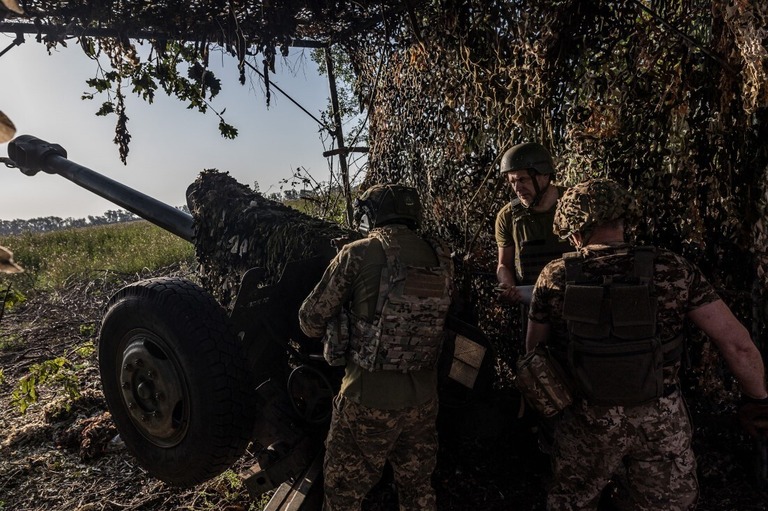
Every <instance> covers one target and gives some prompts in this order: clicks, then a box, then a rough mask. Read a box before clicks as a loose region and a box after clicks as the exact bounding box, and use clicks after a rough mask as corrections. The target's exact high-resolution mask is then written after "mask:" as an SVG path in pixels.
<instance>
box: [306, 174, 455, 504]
mask: <svg viewBox="0 0 768 511" xmlns="http://www.w3.org/2000/svg"><path fill="white" fill-rule="evenodd" d="M355 206H356V211H357V216H358V219H359V220H360V225H361V230H363V231H364V232H367V234H368V236H367V237H366V238H364V239H362V240H357V241H354V242H352V243H349V244H347V245H344V246H343V247H342V248H341V249H340V251H339V253H338V254H337V256H336V257H335V258H334V260H333V261H332V262H331V264H330V265H329V267H328V269H327V270H326V272H325V274H324V275H323V277H322V279H321V281H320V282H319V283H318V284H317V286H315V288H314V289H313V291H312V292H311V293H310V295H309V296H308V297H307V298H306V300H305V301H304V303H303V304H302V306H301V308H300V311H299V320H300V324H301V328H302V330H303V331H304V332H305V333H306V334H307V335H309V336H311V337H321V336H324V344H325V345H324V356H325V358H326V360H327V361H328V362H329V363H330V364H331V365H344V366H345V374H344V377H343V380H342V383H341V389H340V392H339V394H338V395H337V396H336V398H335V399H334V409H333V416H332V419H331V426H330V430H329V432H328V437H327V439H326V454H325V462H324V477H325V502H324V509H326V510H359V509H360V506H361V502H362V501H363V498H364V497H365V495H366V494H367V493H368V491H369V490H370V489H371V488H372V487H373V486H374V485H375V484H376V482H377V481H378V480H379V479H380V477H381V474H382V470H383V467H384V464H385V462H387V461H389V463H390V464H391V465H392V468H393V471H394V475H395V482H396V484H397V488H398V497H399V501H400V509H401V510H414V511H415V510H429V509H435V493H434V490H433V488H432V485H431V476H432V472H433V470H434V467H435V464H436V454H437V434H436V425H435V421H436V417H437V370H436V361H437V357H438V355H439V351H440V348H441V345H442V341H443V335H444V325H445V319H446V316H447V312H448V307H449V305H450V295H451V288H452V281H453V276H452V271H453V268H452V264H451V260H450V258H449V256H448V253H447V251H446V250H445V249H444V247H442V246H441V245H438V244H436V243H433V242H430V241H428V240H425V239H423V238H422V237H420V236H419V235H417V234H416V232H415V229H416V228H417V225H418V221H419V216H420V204H419V198H418V195H417V193H416V190H415V189H413V188H408V187H404V186H399V185H375V186H373V187H371V188H369V189H368V190H366V191H365V193H363V194H362V195H361V197H360V198H359V199H358V200H357V201H356V202H355Z"/></svg>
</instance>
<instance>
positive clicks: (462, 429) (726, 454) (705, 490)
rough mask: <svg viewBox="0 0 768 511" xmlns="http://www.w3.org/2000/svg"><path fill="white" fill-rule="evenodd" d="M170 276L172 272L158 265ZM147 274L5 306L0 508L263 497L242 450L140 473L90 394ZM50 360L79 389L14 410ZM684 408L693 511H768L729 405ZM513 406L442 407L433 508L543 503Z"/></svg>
mask: <svg viewBox="0 0 768 511" xmlns="http://www.w3.org/2000/svg"><path fill="white" fill-rule="evenodd" d="M171 273H176V274H178V273H179V270H178V269H167V270H164V271H163V272H161V274H165V275H168V274H171ZM150 276H157V275H138V276H137V275H114V274H104V275H94V276H93V277H92V278H90V279H82V280H78V281H73V282H71V283H70V285H69V286H67V289H66V290H65V291H56V292H51V293H46V294H40V295H37V296H34V297H30V299H29V301H28V302H27V303H26V304H25V305H24V306H22V307H18V308H16V309H11V310H9V311H6V313H5V315H4V317H3V318H2V322H1V323H0V367H2V369H3V379H2V381H0V401H1V402H2V405H1V406H0V510H9V511H11V510H13V511H26V510H43V509H45V510H61V511H65V510H66V511H95V510H99V511H104V510H109V511H112V510H144V511H150V510H151V511H154V510H157V511H160V510H163V511H167V510H182V509H184V510H193V509H194V510H203V509H206V510H208V509H210V510H213V509H216V510H225V511H239V510H247V509H260V508H261V507H263V505H264V504H265V502H266V498H268V497H265V498H262V499H261V500H259V501H254V500H253V499H251V498H250V497H249V496H248V494H247V492H246V491H245V489H244V488H243V487H242V486H241V485H240V482H239V479H238V478H237V476H236V474H237V473H238V472H239V471H240V470H242V469H244V468H246V467H248V466H249V465H250V464H252V453H248V452H247V453H246V454H245V455H244V456H243V457H242V458H241V459H240V460H239V461H238V462H237V463H236V464H235V465H234V466H233V467H232V471H230V472H227V473H225V474H224V475H222V476H219V477H217V478H215V479H213V480H211V481H209V482H207V483H205V484H202V485H200V486H197V487H194V488H187V489H178V488H173V487H170V486H168V485H166V484H164V483H162V482H160V481H158V480H156V479H154V478H152V477H150V476H148V475H147V474H146V472H145V471H144V470H143V469H142V468H141V467H139V466H138V465H137V463H136V461H135V460H134V458H133V457H132V456H131V455H130V454H129V453H128V452H127V451H126V450H125V448H124V446H123V445H121V443H120V442H119V437H117V432H116V430H115V428H114V425H113V424H112V422H111V418H110V416H109V413H108V411H107V409H106V404H105V402H104V399H103V394H102V393H101V390H100V384H99V377H98V369H97V363H96V353H95V352H92V351H91V352H89V351H88V350H83V349H82V348H83V346H88V343H94V344H95V342H96V339H95V336H96V334H97V327H98V323H99V320H100V317H101V314H102V312H103V311H102V308H103V306H104V304H105V303H106V301H107V299H108V297H109V296H110V295H111V294H112V293H113V292H114V291H115V290H116V289H117V288H119V287H121V286H122V285H123V284H125V283H127V282H133V281H135V280H138V279H140V278H148V277H150ZM56 357H64V358H65V359H66V360H67V362H68V364H69V365H66V366H65V368H66V369H67V370H66V373H67V374H74V375H75V376H76V377H77V379H78V386H79V389H80V394H81V397H80V398H78V399H77V400H76V401H75V402H74V404H72V406H71V408H70V409H69V410H67V409H66V408H65V406H64V405H65V403H67V402H68V399H67V398H66V397H65V396H64V395H62V392H61V390H60V389H59V388H58V387H56V386H55V385H43V386H40V387H39V388H40V389H41V392H40V396H39V402H38V403H37V404H34V405H32V406H30V408H29V409H28V410H27V412H26V413H25V414H21V413H20V412H19V410H18V408H17V407H16V406H13V405H12V404H11V401H12V394H13V391H14V389H15V388H16V385H17V383H18V381H19V380H20V379H21V378H22V377H24V376H25V375H26V374H29V369H30V368H31V367H33V365H34V364H38V363H41V362H43V361H45V360H50V359H54V358H56ZM691 409H692V415H693V420H694V423H695V424H697V426H698V427H697V432H696V438H695V442H696V445H695V450H696V453H697V457H698V463H699V477H700V482H701V487H702V490H701V500H700V505H699V509H700V510H706V511H709V510H712V511H715V510H717V511H725V510H733V511H753V510H754V511H757V510H768V483H767V482H766V481H765V480H764V481H763V482H762V483H760V482H759V481H758V477H757V472H758V470H757V466H758V448H757V446H756V445H755V444H754V443H753V442H751V441H750V440H748V439H747V438H745V437H744V436H743V435H742V434H741V433H740V431H739V430H738V427H737V426H736V424H735V422H734V420H733V414H732V411H733V410H727V409H726V410H722V409H715V408H713V407H711V406H707V405H705V404H704V403H696V402H693V403H692V404H691ZM518 411H519V401H518V399H517V397H516V396H515V393H514V392H510V391H498V392H493V393H491V394H490V395H488V396H487V397H486V398H484V399H483V400H481V401H478V402H470V403H462V404H453V405H452V406H444V407H443V408H442V410H441V415H440V421H439V430H440V440H441V450H440V454H439V462H438V469H437V471H436V473H435V476H434V483H435V487H436V489H437V493H438V507H439V509H441V510H444V511H448V510H450V511H459V510H468V511H469V510H473V511H474V510H524V511H534V510H541V509H544V505H543V502H544V494H545V485H546V481H547V477H548V460H547V458H546V456H545V455H543V454H542V453H541V452H540V451H539V449H538V447H537V440H536V434H535V432H534V431H533V429H534V427H535V423H534V421H532V420H531V419H529V418H527V417H528V416H527V415H526V416H524V417H523V418H522V419H519V418H518V417H517V416H518ZM764 449H765V445H763V450H764ZM763 455H765V451H763ZM762 463H763V467H764V466H765V465H764V464H765V463H766V460H765V459H763V460H762ZM764 476H765V474H764ZM761 484H762V485H761ZM761 488H762V489H761ZM394 502H395V497H394V492H393V491H392V483H391V482H388V481H386V480H385V481H384V482H382V483H381V484H380V485H379V487H377V488H376V489H375V490H374V492H372V494H371V496H370V497H369V499H368V500H367V501H366V503H365V505H364V509H366V510H372V511H379V510H387V509H393V508H394ZM605 509H609V507H608V506H605Z"/></svg>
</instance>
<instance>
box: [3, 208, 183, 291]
mask: <svg viewBox="0 0 768 511" xmlns="http://www.w3.org/2000/svg"><path fill="white" fill-rule="evenodd" d="M0 245H3V246H6V247H8V248H10V249H11V250H12V251H13V254H14V259H15V260H16V262H18V263H19V264H21V265H22V266H23V267H24V268H25V270H26V272H25V273H23V274H18V275H5V276H0V289H2V288H5V287H6V286H7V284H8V283H10V284H11V285H12V286H13V287H14V288H16V289H19V290H21V291H22V292H27V291H30V290H32V289H39V288H48V289H50V288H57V287H59V286H61V285H63V284H64V283H65V282H66V280H67V279H69V278H72V277H73V276H78V275H83V274H88V273H92V272H94V271H110V272H115V273H124V274H132V273H137V272H140V271H142V270H143V269H150V270H152V269H155V268H162V267H165V266H169V265H173V264H178V263H182V264H185V263H186V264H190V265H191V264H194V263H195V249H194V246H193V245H192V244H191V243H189V242H187V241H184V240H183V239H181V238H179V237H177V236H175V235H173V234H171V233H169V232H167V231H165V230H163V229H161V228H159V227H157V226H155V225H153V224H151V223H149V222H146V221H143V220H140V221H136V222H127V223H120V224H110V225H103V226H94V227H84V228H77V229H66V230H61V231H54V232H47V233H24V234H19V235H14V236H3V237H0ZM3 284H6V285H3Z"/></svg>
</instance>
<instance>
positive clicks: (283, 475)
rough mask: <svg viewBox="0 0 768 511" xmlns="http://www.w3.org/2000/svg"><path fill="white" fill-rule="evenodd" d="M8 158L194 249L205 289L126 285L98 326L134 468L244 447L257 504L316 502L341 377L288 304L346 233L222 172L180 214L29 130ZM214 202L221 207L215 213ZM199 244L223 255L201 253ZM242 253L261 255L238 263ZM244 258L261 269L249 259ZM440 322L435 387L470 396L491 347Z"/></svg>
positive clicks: (483, 380)
mask: <svg viewBox="0 0 768 511" xmlns="http://www.w3.org/2000/svg"><path fill="white" fill-rule="evenodd" d="M8 154H9V160H10V163H11V165H13V166H16V167H18V168H19V169H20V170H21V171H22V172H23V173H25V174H27V175H30V176H31V175H34V174H36V173H37V172H39V171H41V170H42V171H44V172H47V173H56V174H59V175H61V176H62V177H64V178H66V179H68V180H70V181H73V182H74V183H76V184H78V185H79V186H81V187H83V188H85V189H87V190H89V191H92V192H94V193H96V194H97V195H100V196H102V197H104V198H106V199H107V200H110V201H111V202H113V203H115V204H117V205H118V206H121V207H123V208H125V209H127V210H128V211H131V212H133V213H135V214H137V215H138V216H140V217H142V218H144V219H146V220H148V221H150V222H152V223H154V224H156V225H158V226H159V227H161V228H163V229H166V230H168V231H169V232H171V233H173V234H176V235H177V236H180V237H181V238H183V239H185V240H187V241H190V242H192V243H194V244H195V247H196V252H197V255H198V260H199V262H200V266H201V269H200V272H201V280H202V281H203V282H204V286H205V287H204V286H201V285H198V284H197V283H195V282H192V281H191V280H187V279H182V278H175V277H167V278H165V277H161V278H154V279H148V280H143V281H139V282H136V283H133V284H130V285H128V286H126V287H124V288H123V289H121V290H119V291H118V292H117V293H115V295H114V296H112V297H111V298H110V300H109V302H108V303H107V305H106V310H105V314H104V317H103V320H102V323H101V329H100V333H99V343H98V358H99V372H100V376H101V382H102V387H103V391H104V396H105V399H106V401H107V405H108V407H109V410H110V412H111V414H112V417H113V420H114V422H115V424H116V426H117V428H118V431H119V432H120V435H121V437H122V439H123V440H124V442H125V444H126V446H127V447H128V449H129V450H130V451H131V452H132V453H133V454H134V455H135V456H136V458H137V460H138V461H139V464H140V465H141V466H142V467H143V468H145V469H146V470H147V471H148V472H149V473H150V474H152V475H153V476H155V477H157V478H159V479H161V480H163V481H164V482H166V483H169V484H172V485H177V486H190V485H194V484H198V483H201V482H203V481H205V480H207V479H210V478H212V477H214V476H216V475H218V474H219V473H221V472H223V471H224V470H226V469H227V468H229V467H231V466H232V464H233V463H234V462H235V461H237V460H238V459H239V458H240V457H241V456H242V455H243V453H244V452H245V450H246V448H247V447H248V446H249V445H250V446H251V449H250V450H249V451H250V452H252V453H253V455H254V456H253V459H254V464H253V465H252V466H251V467H250V468H247V469H245V470H243V471H242V472H241V474H240V476H241V478H242V479H243V482H244V484H245V486H246V488H247V489H248V491H249V493H250V494H251V495H252V496H257V495H261V494H263V493H264V492H266V491H269V490H272V489H274V488H278V490H277V491H276V492H275V494H274V496H273V497H272V500H271V501H270V504H269V505H268V507H267V509H272V510H277V509H286V510H287V509H294V510H297V509H304V510H306V509H314V508H316V506H319V496H320V495H321V491H320V486H321V485H318V484H313V483H314V482H315V481H316V480H317V479H318V478H319V477H321V466H322V450H323V439H324V437H325V434H326V432H327V427H328V423H329V420H330V414H331V401H332V398H333V396H334V395H335V393H336V391H337V390H338V385H339V382H340V379H341V374H342V373H340V369H339V368H332V367H330V366H329V365H328V364H326V363H325V361H324V360H323V357H322V353H321V352H322V345H321V343H320V342H318V341H317V340H316V339H309V338H307V337H306V336H305V335H304V334H303V333H302V332H301V330H300V328H299V326H298V308H299V306H300V304H301V302H302V300H303V299H304V297H306V296H307V294H308V293H309V291H310V290H311V289H312V287H313V286H314V285H315V284H316V283H317V282H318V281H319V280H320V277H321V275H322V273H323V271H324V269H325V267H326V266H327V264H328V262H329V261H330V260H331V259H332V257H333V256H334V255H335V252H336V248H335V246H337V245H338V243H339V240H340V239H341V240H344V239H351V238H354V237H355V236H356V233H354V232H352V231H349V230H346V229H343V228H341V227H340V226H338V225H336V224H331V223H329V222H324V221H322V220H319V219H314V218H312V217H309V216H307V215H304V214H302V213H299V212H297V211H294V210H292V209H290V208H287V207H286V206H283V205H282V204H279V203H276V202H274V201H269V200H267V199H264V198H262V197H261V196H259V195H258V194H255V193H254V192H251V191H250V189H248V188H247V187H245V186H244V185H239V184H237V183H234V180H232V179H231V178H229V177H228V176H226V175H224V174H221V173H215V172H209V171H204V172H203V173H202V174H201V176H200V178H198V180H197V181H196V182H195V183H193V184H192V185H190V187H189V188H188V189H187V202H188V205H189V207H190V210H191V211H192V212H193V213H194V214H190V213H186V212H184V211H181V210H179V209H176V208H173V207H171V206H169V205H167V204H163V203H162V202H159V201H157V200H155V199H153V198H152V197H149V196H147V195H145V194H143V193H141V192H138V191H136V190H133V189H131V188H129V187H127V186H125V185H122V184H120V183H118V182H116V181H114V180H112V179H110V178H108V177H106V176H103V175H101V174H98V173H97V172H94V171H92V170H90V169H88V168H86V167H83V166H81V165H78V164H76V163H74V162H72V161H70V160H69V159H67V153H66V151H65V150H64V149H63V148H62V147H61V146H59V145H56V144H50V143H47V142H45V141H42V140H40V139H37V138H35V137H32V136H29V135H23V136H19V137H17V138H16V139H15V140H13V141H12V142H10V144H9V147H8ZM222 188H225V190H224V191H223V192H222V193H214V192H217V190H218V191H219V192H220V191H221V189H222ZM222 201H224V202H225V203H226V205H224V206H222V205H221V204H220V203H221V202H222ZM212 203H219V205H218V210H217V212H216V213H211V204H212ZM233 210H238V212H237V214H236V212H235V211H233ZM238 215H239V216H238ZM278 217H279V218H280V219H281V222H283V224H285V225H283V226H282V228H281V231H280V233H281V234H282V235H283V238H285V236H286V233H287V236H289V237H290V238H291V239H292V240H293V241H292V243H287V242H286V240H285V239H279V240H277V241H276V240H275V239H270V238H279V237H280V236H279V235H278V234H275V232H268V231H267V230H264V231H263V232H262V234H264V237H263V238H262V239H260V240H256V241H257V243H254V240H253V239H248V238H246V239H241V240H239V239H238V237H237V236H231V233H227V232H225V229H224V227H223V226H224V225H225V224H229V225H231V224H233V223H239V222H243V223H244V224H245V225H244V229H246V230H248V229H253V228H261V227H263V226H264V225H265V224H268V223H270V222H272V221H274V220H275V219H276V218H278ZM206 244H208V245H209V246H210V245H217V246H219V247H220V248H221V247H224V250H220V251H219V252H218V253H214V252H212V251H206V250H205V247H203V246H202V245H206ZM254 245H257V246H255V247H254ZM289 245H290V246H289ZM268 246H270V247H271V248H272V251H273V254H272V255H269V254H266V253H265V252H266V251H265V247H268ZM275 247H277V248H275ZM246 248H249V249H251V250H252V251H254V252H255V253H257V254H259V255H258V257H256V259H254V258H251V259H248V258H243V257H241V256H242V253H243V252H244V251H247V250H246ZM275 250H277V251H279V252H280V255H281V257H280V258H278V259H280V260H278V261H276V260H275V257H274V251H275ZM254 261H257V262H260V263H264V264H262V265H258V266H253V267H251V264H252V263H253V262H254ZM206 283H207V285H206ZM448 326H449V329H450V331H449V332H448V334H447V335H446V343H445V348H444V350H443V354H442V357H441V361H440V368H439V374H440V382H441V393H442V394H444V395H445V394H446V393H447V394H452V396H450V397H451V400H453V401H462V400H467V399H471V397H472V395H473V394H474V393H475V392H477V390H478V389H479V388H481V387H483V386H486V385H487V384H488V383H489V381H490V375H489V373H490V371H489V364H491V357H489V356H485V355H486V351H487V350H488V349H489V347H490V345H489V343H488V341H487V339H485V337H484V336H483V334H482V332H480V331H479V330H478V329H477V328H475V327H472V326H471V325H469V324H467V323H464V322H462V321H460V320H458V319H456V318H453V317H449V323H448ZM317 508H319V507H317Z"/></svg>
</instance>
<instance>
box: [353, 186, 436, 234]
mask: <svg viewBox="0 0 768 511" xmlns="http://www.w3.org/2000/svg"><path fill="white" fill-rule="evenodd" d="M363 216H366V217H367V221H368V222H369V226H368V227H369V228H373V227H380V226H382V225H385V224H388V223H394V222H402V223H406V224H410V225H411V226H412V227H414V228H415V227H417V226H418V225H419V221H420V219H421V202H420V201H419V194H418V192H417V191H416V189H415V188H412V187H410V186H404V185H397V184H377V185H373V186H371V187H370V188H368V189H367V190H366V191H364V192H363V193H362V194H361V195H360V197H358V198H357V199H355V220H356V221H357V222H360V221H361V220H362V218H363Z"/></svg>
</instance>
